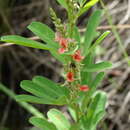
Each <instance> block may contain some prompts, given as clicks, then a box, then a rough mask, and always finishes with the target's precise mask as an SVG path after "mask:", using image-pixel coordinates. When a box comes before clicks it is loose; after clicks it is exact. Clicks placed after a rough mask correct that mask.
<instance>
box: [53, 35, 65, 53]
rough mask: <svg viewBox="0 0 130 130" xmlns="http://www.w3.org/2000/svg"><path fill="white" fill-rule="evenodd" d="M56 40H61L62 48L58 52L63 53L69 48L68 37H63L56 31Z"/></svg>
mask: <svg viewBox="0 0 130 130" xmlns="http://www.w3.org/2000/svg"><path fill="white" fill-rule="evenodd" d="M55 41H57V42H59V45H60V47H61V48H59V50H58V52H59V53H60V54H63V53H64V52H65V51H67V50H68V49H67V48H68V39H66V38H63V37H62V36H61V35H60V34H59V33H56V36H55Z"/></svg>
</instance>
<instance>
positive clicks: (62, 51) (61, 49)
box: [58, 48, 66, 54]
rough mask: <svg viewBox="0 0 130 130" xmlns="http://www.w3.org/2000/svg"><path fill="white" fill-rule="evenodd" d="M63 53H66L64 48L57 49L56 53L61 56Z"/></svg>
mask: <svg viewBox="0 0 130 130" xmlns="http://www.w3.org/2000/svg"><path fill="white" fill-rule="evenodd" d="M65 51H66V50H65V48H59V49H58V53H59V54H63V53H64V52H65Z"/></svg>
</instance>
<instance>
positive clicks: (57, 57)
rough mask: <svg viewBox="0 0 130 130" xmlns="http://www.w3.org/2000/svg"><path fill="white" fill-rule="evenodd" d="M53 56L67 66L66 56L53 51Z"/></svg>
mask: <svg viewBox="0 0 130 130" xmlns="http://www.w3.org/2000/svg"><path fill="white" fill-rule="evenodd" d="M51 54H52V55H53V56H54V57H55V58H56V59H57V60H58V61H60V62H61V63H63V64H66V61H65V56H64V55H61V54H59V53H58V50H56V51H55V50H53V51H51Z"/></svg>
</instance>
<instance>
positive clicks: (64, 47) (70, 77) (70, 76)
mask: <svg viewBox="0 0 130 130" xmlns="http://www.w3.org/2000/svg"><path fill="white" fill-rule="evenodd" d="M55 41H56V42H58V43H59V45H60V48H59V49H58V53H59V54H63V53H65V52H66V51H68V44H69V42H70V41H72V39H68V38H64V37H63V36H61V34H60V33H56V37H55ZM71 57H72V59H73V60H74V61H75V62H81V61H82V60H83V59H84V57H83V56H82V55H81V51H80V50H77V51H75V53H74V54H73V55H71ZM66 80H67V82H69V83H71V82H74V80H75V74H74V72H73V71H72V70H71V71H69V72H67V74H66ZM78 87H79V90H80V91H84V92H86V91H88V90H89V87H88V86H87V85H78Z"/></svg>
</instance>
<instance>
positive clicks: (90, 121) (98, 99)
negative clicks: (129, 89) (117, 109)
mask: <svg viewBox="0 0 130 130" xmlns="http://www.w3.org/2000/svg"><path fill="white" fill-rule="evenodd" d="M106 100H107V96H106V93H104V92H102V91H97V92H96V93H95V95H94V97H93V99H92V101H91V103H90V105H89V108H88V110H87V115H86V116H85V122H86V123H85V124H84V125H85V128H86V129H88V130H95V129H96V125H97V123H98V122H99V121H100V120H101V118H102V117H103V115H104V111H105V104H106Z"/></svg>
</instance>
